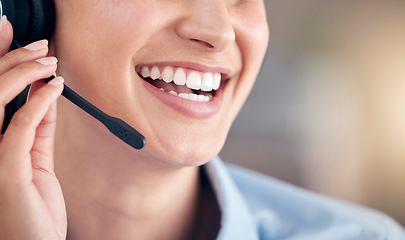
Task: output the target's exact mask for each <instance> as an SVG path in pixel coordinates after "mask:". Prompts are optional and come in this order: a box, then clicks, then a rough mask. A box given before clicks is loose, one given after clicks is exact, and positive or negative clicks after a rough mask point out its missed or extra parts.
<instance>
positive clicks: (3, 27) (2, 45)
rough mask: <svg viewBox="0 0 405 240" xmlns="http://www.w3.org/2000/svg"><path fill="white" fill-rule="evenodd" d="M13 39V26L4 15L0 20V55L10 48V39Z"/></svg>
mask: <svg viewBox="0 0 405 240" xmlns="http://www.w3.org/2000/svg"><path fill="white" fill-rule="evenodd" d="M12 40H13V28H12V27H11V24H10V22H9V21H7V17H6V15H4V16H2V17H1V20H0V56H3V55H4V54H6V53H7V52H8V50H9V49H10V44H11V41H12Z"/></svg>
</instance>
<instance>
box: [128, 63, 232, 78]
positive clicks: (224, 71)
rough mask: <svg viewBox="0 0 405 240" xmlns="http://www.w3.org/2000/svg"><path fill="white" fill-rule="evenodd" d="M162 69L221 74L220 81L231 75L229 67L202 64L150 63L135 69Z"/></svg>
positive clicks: (142, 64)
mask: <svg viewBox="0 0 405 240" xmlns="http://www.w3.org/2000/svg"><path fill="white" fill-rule="evenodd" d="M143 66H148V67H153V66H158V67H164V66H172V67H181V68H185V69H190V70H194V71H198V72H204V73H205V72H211V73H221V75H222V77H221V79H222V80H225V79H228V78H230V77H231V76H232V75H233V71H232V70H231V68H229V67H225V66H221V65H208V64H202V63H197V62H184V61H171V62H169V61H167V62H166V61H165V62H150V63H140V64H137V65H136V67H143Z"/></svg>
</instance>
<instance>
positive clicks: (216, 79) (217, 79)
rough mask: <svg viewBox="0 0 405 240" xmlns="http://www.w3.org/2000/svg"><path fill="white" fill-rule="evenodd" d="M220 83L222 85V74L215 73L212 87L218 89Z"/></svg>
mask: <svg viewBox="0 0 405 240" xmlns="http://www.w3.org/2000/svg"><path fill="white" fill-rule="evenodd" d="M220 85H221V74H220V73H215V75H214V86H213V87H212V89H214V90H218V88H219V86H220Z"/></svg>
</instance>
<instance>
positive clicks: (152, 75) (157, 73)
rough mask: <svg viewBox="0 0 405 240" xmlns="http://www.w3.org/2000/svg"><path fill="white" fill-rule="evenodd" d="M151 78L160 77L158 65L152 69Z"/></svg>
mask: <svg viewBox="0 0 405 240" xmlns="http://www.w3.org/2000/svg"><path fill="white" fill-rule="evenodd" d="M150 78H152V79H153V80H156V79H158V78H160V71H159V68H158V67H156V66H154V67H153V68H152V70H151V71H150Z"/></svg>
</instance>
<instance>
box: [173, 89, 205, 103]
mask: <svg viewBox="0 0 405 240" xmlns="http://www.w3.org/2000/svg"><path fill="white" fill-rule="evenodd" d="M172 92H173V93H172ZM170 93H171V94H173V95H176V94H177V93H176V92H174V91H170ZM177 96H179V97H181V98H184V99H188V100H192V101H196V102H209V101H210V100H211V99H212V96H211V95H210V96H204V95H197V94H195V93H179V94H178V95H177Z"/></svg>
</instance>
